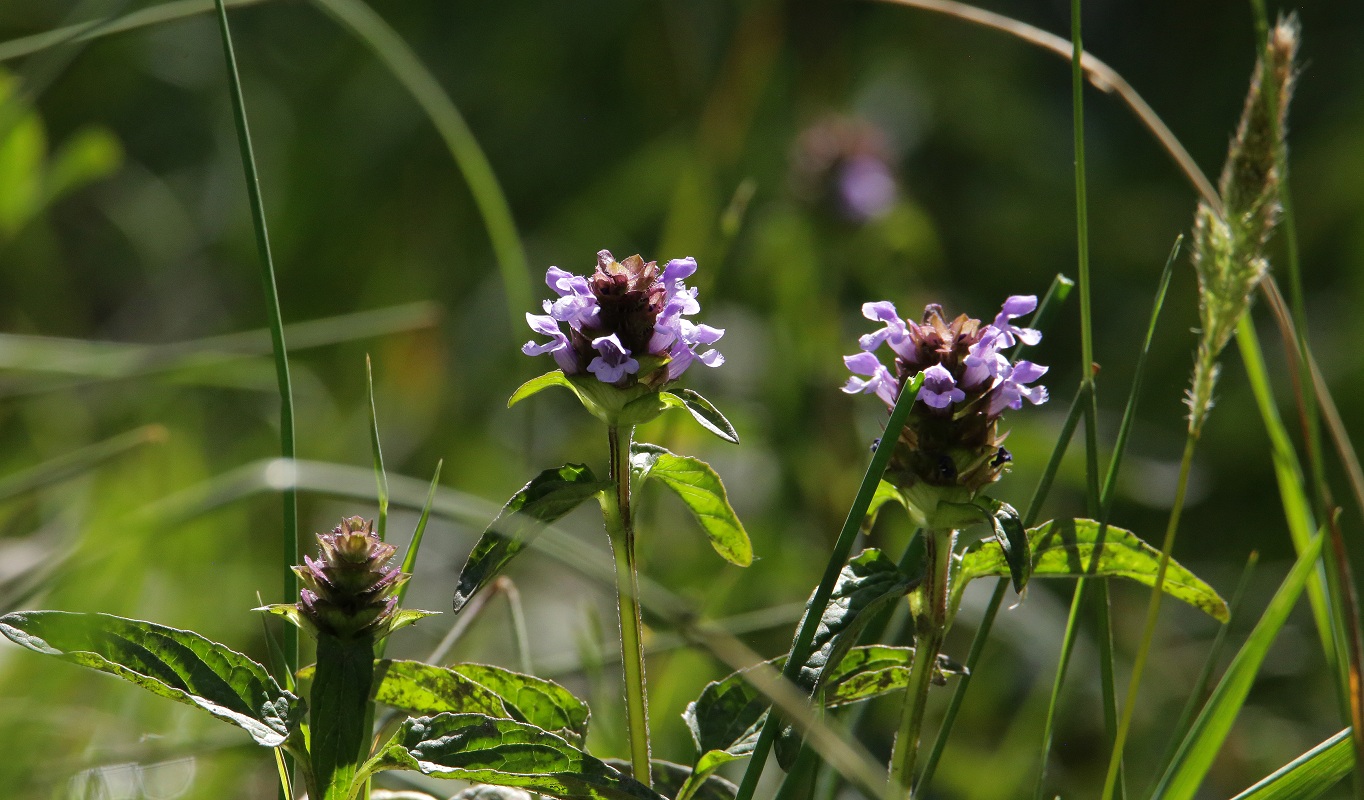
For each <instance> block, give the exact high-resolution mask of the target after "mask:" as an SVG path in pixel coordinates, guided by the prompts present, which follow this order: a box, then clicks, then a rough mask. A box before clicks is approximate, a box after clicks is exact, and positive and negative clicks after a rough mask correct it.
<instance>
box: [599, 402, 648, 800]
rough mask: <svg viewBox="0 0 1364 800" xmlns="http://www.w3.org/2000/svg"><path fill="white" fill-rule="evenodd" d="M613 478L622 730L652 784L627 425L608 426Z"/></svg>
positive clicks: (637, 767)
mask: <svg viewBox="0 0 1364 800" xmlns="http://www.w3.org/2000/svg"><path fill="white" fill-rule="evenodd" d="M607 435H608V438H609V440H610V445H611V482H612V483H614V484H615V491H614V492H612V493H611V495H610V497H609V498H608V502H607V504H606V509H607V511H606V531H607V533H608V534H609V535H610V537H611V551H612V553H614V554H615V557H616V558H615V560H616V592H617V594H618V595H619V608H620V660H621V664H622V665H623V666H624V669H625V708H626V735H628V736H629V738H630V766H631V767H632V768H633V769H634V773H635V780H637V781H639V782H640V783H642V784H644V785H645V786H650V785H652V781H651V779H650V773H649V705H648V701H647V700H646V697H645V681H644V639H643V636H642V631H643V629H644V622H643V620H642V619H641V617H640V609H639V570H638V569H637V567H636V563H635V526H634V522H633V520H632V519H631V516H630V440H631V438H632V437H633V435H634V428H633V427H631V426H628V425H627V426H624V427H617V426H614V425H613V426H611V428H610V429H609V430H608V434H607Z"/></svg>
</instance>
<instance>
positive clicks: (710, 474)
mask: <svg viewBox="0 0 1364 800" xmlns="http://www.w3.org/2000/svg"><path fill="white" fill-rule="evenodd" d="M630 469H631V471H632V472H634V474H635V475H636V477H637V479H638V480H640V481H641V482H642V481H644V480H646V479H649V478H653V479H656V480H659V481H661V482H662V483H663V485H664V486H666V487H668V488H669V489H671V490H672V491H673V493H674V494H676V495H677V496H678V497H679V498H680V499H681V500H682V502H683V503H684V504H685V505H686V506H687V508H688V509H690V510H691V513H692V514H693V515H694V516H695V517H696V521H697V522H699V523H700V524H701V528H702V530H704V531H705V532H706V536H708V537H710V544H711V546H712V547H714V548H715V552H717V553H719V554H720V557H721V558H723V559H724V560H726V561H728V562H729V563H731V564H736V565H738V566H741V567H746V566H748V565H749V564H752V563H753V545H752V543H751V542H749V540H748V533H747V532H745V531H744V526H743V523H741V522H740V521H739V517H738V515H737V514H735V513H734V508H733V507H731V506H730V504H729V496H728V495H727V494H726V492H725V485H724V483H722V482H721V481H720V476H719V475H718V474H716V472H715V470H713V469H711V466H710V465H709V464H707V463H706V462H704V461H702V460H701V459H699V458H693V457H691V456H679V455H677V454H676V453H670V452H668V451H667V450H665V449H663V448H662V447H659V446H658V445H652V444H644V443H636V444H634V445H632V446H631V448H630Z"/></svg>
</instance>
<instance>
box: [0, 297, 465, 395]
mask: <svg viewBox="0 0 1364 800" xmlns="http://www.w3.org/2000/svg"><path fill="white" fill-rule="evenodd" d="M438 319H439V307H438V306H436V304H435V303H430V302H420V303H407V304H404V305H399V306H391V307H389V308H379V309H373V310H369V311H358V312H355V313H353V314H340V315H337V316H334V317H324V318H322V319H316V320H309V321H307V322H295V323H292V324H289V325H286V326H284V338H285V340H286V341H287V342H289V349H290V350H291V351H292V352H298V351H299V350H304V349H308V348H314V347H323V346H326V345H332V344H337V343H339V342H348V341H354V340H357V339H367V338H373V337H379V336H386V335H388V334H393V333H404V332H407V331H414V330H419V329H423V328H430V327H433V326H434V325H435V324H436V323H437V321H438ZM271 349H272V344H271V341H270V331H269V330H265V329H261V330H254V331H242V332H240V333H229V334H226V335H223V336H210V337H207V338H203V339H193V340H190V341H184V342H173V343H170V344H157V345H143V344H130V343H125V342H99V341H89V340H84V339H61V338H56V337H51V336H25V335H21V334H14V333H0V369H2V370H10V371H14V372H20V373H24V372H27V373H38V374H44V375H47V374H50V375H52V376H53V377H51V378H45V377H44V378H38V379H36V380H34V379H32V378H29V377H27V376H22V375H15V376H13V377H10V378H9V379H7V380H0V397H14V396H18V395H30V394H37V393H40V392H48V391H56V390H64V389H73V388H81V387H85V386H90V385H92V384H95V383H98V382H100V381H106V380H122V379H126V378H135V377H142V376H148V375H157V374H163V373H174V372H188V371H200V370H201V371H204V372H208V373H217V372H218V371H219V369H218V368H220V367H222V366H224V365H226V364H230V363H233V362H236V361H241V360H243V359H246V358H250V357H253V356H256V355H260V354H264V355H269V354H270V352H271Z"/></svg>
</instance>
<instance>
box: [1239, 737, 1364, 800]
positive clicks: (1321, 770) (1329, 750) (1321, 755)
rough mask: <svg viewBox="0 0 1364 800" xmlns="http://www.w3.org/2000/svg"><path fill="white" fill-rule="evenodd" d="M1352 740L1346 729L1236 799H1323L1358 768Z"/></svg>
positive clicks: (1285, 765) (1276, 771)
mask: <svg viewBox="0 0 1364 800" xmlns="http://www.w3.org/2000/svg"><path fill="white" fill-rule="evenodd" d="M1351 738H1352V737H1351V733H1350V729H1349V728H1346V729H1345V730H1343V731H1341V732H1340V733H1337V734H1336V735H1335V736H1332V737H1331V738H1329V739H1327V740H1326V741H1324V742H1322V743H1321V744H1319V745H1317V746H1316V747H1313V748H1312V749H1311V750H1308V751H1307V752H1306V753H1303V754H1302V755H1300V756H1298V757H1297V758H1295V759H1293V760H1292V761H1290V762H1288V763H1287V764H1284V765H1283V766H1282V767H1280V768H1279V769H1277V770H1275V771H1274V772H1273V773H1272V774H1270V775H1269V776H1267V777H1266V778H1265V779H1264V780H1262V781H1260V782H1259V783H1257V784H1255V785H1254V786H1252V787H1250V788H1249V789H1246V790H1245V791H1244V792H1241V793H1240V794H1238V795H1236V796H1235V797H1233V798H1232V800H1300V799H1301V798H1304V797H1321V796H1322V795H1324V794H1326V792H1327V790H1328V789H1330V788H1331V787H1332V786H1335V785H1336V784H1337V783H1340V781H1341V780H1342V779H1343V778H1344V777H1345V776H1346V775H1348V774H1349V773H1350V770H1351V769H1352V768H1353V767H1354V760H1355V759H1354V748H1353V747H1352V746H1351V745H1350V739H1351Z"/></svg>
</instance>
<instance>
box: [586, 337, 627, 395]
mask: <svg viewBox="0 0 1364 800" xmlns="http://www.w3.org/2000/svg"><path fill="white" fill-rule="evenodd" d="M592 347H594V348H596V351H597V352H598V353H599V354H600V355H598V356H597V357H596V358H594V359H592V363H590V364H588V365H587V371H588V372H591V373H592V374H594V375H596V376H597V380H599V381H601V382H602V383H618V382H619V381H620V379H621V378H624V377H625V376H626V375H633V374H635V373H636V372H639V362H638V361H636V360H635V359H633V358H631V357H630V351H629V350H626V349H625V347H624V346H622V345H621V343H620V339H619V338H618V337H617V336H616V334H614V333H613V334H611V335H610V336H603V337H601V338H600V339H593V340H592Z"/></svg>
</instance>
